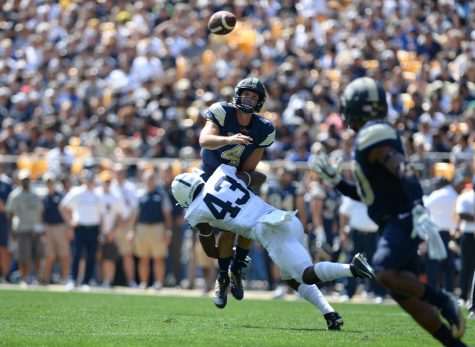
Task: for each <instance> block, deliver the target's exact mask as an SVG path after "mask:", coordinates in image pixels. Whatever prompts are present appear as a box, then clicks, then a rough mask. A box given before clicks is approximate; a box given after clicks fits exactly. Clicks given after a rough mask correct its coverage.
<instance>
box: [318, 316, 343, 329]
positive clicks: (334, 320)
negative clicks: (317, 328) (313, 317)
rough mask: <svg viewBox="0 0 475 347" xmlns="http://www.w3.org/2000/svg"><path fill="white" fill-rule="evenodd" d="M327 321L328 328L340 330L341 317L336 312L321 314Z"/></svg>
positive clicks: (341, 324)
mask: <svg viewBox="0 0 475 347" xmlns="http://www.w3.org/2000/svg"><path fill="white" fill-rule="evenodd" d="M323 317H325V320H326V321H327V328H328V330H341V327H342V326H343V324H344V322H343V318H342V317H341V316H340V314H339V313H338V312H328V313H325V314H324V315H323Z"/></svg>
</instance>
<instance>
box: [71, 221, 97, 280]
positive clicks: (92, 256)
mask: <svg viewBox="0 0 475 347" xmlns="http://www.w3.org/2000/svg"><path fill="white" fill-rule="evenodd" d="M98 244H99V226H98V225H92V226H84V225H79V226H77V227H75V228H74V240H73V263H72V268H71V276H72V279H73V280H74V282H76V281H77V279H78V271H79V260H80V259H81V256H82V255H83V254H85V256H86V269H85V273H84V278H83V280H82V283H83V284H89V281H90V280H91V278H92V276H93V275H94V265H95V262H96V252H97V246H98Z"/></svg>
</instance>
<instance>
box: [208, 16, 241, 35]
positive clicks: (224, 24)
mask: <svg viewBox="0 0 475 347" xmlns="http://www.w3.org/2000/svg"><path fill="white" fill-rule="evenodd" d="M235 26H236V16H235V15H234V14H232V13H231V12H228V11H219V12H216V13H214V14H213V15H212V16H211V17H210V19H209V21H208V29H209V31H211V32H212V33H213V34H215V35H226V34H229V33H230V32H231V31H233V29H234V27H235Z"/></svg>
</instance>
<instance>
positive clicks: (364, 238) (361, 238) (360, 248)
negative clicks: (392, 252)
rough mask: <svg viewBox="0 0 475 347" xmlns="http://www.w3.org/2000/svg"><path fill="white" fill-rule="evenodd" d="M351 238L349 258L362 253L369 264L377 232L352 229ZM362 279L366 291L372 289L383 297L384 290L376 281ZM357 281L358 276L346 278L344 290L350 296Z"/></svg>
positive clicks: (354, 289) (374, 249) (376, 239)
mask: <svg viewBox="0 0 475 347" xmlns="http://www.w3.org/2000/svg"><path fill="white" fill-rule="evenodd" d="M351 239H352V240H353V252H352V253H351V258H353V257H354V256H355V254H356V253H363V254H364V255H365V257H366V259H368V262H369V263H370V265H371V261H372V259H373V255H374V253H375V252H376V245H377V243H378V233H377V232H372V233H367V232H362V231H359V230H356V229H352V230H351ZM363 281H364V283H365V288H366V291H372V292H373V293H374V294H375V295H376V296H381V297H383V296H384V295H385V292H386V291H385V289H384V287H383V286H381V285H380V284H378V282H377V281H369V280H367V279H365V280H363ZM358 282H359V279H358V278H348V281H347V284H346V286H345V292H346V295H348V296H349V297H350V298H351V297H352V296H353V295H354V294H355V291H356V285H357V283H358Z"/></svg>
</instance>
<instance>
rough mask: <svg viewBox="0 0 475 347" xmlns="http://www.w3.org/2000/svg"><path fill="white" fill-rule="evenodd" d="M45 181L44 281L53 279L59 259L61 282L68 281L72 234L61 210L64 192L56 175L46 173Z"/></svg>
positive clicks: (47, 282)
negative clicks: (55, 265) (59, 187)
mask: <svg viewBox="0 0 475 347" xmlns="http://www.w3.org/2000/svg"><path fill="white" fill-rule="evenodd" d="M43 181H44V182H45V183H46V187H47V189H48V193H47V194H46V196H45V197H44V198H43V206H44V211H43V221H44V223H45V229H46V242H45V267H44V283H45V284H49V283H50V281H51V274H52V271H53V265H54V262H55V260H59V264H60V276H61V277H60V279H61V283H66V281H67V279H68V275H69V269H70V263H71V247H70V245H69V240H70V239H71V238H72V234H68V230H70V229H68V228H67V227H66V224H65V223H64V220H63V217H62V216H61V213H60V212H59V204H60V202H61V200H62V199H63V197H64V192H62V191H60V190H59V189H58V186H57V179H56V177H55V176H54V175H52V174H50V173H46V174H45V175H44V176H43Z"/></svg>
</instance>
